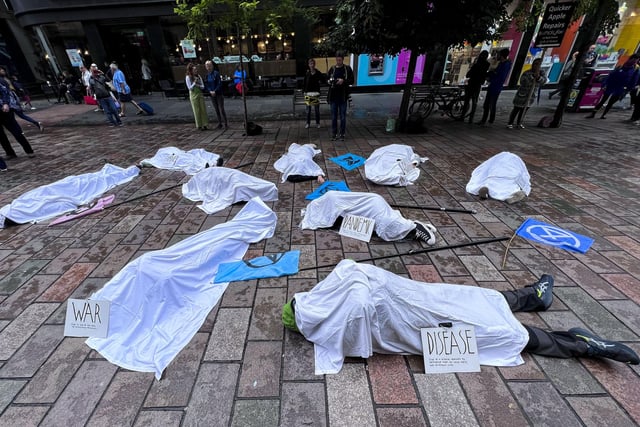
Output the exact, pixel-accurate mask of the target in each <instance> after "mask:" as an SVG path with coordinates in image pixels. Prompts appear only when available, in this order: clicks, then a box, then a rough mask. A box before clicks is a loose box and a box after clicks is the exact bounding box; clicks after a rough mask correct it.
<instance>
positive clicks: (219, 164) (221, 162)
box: [216, 156, 224, 167]
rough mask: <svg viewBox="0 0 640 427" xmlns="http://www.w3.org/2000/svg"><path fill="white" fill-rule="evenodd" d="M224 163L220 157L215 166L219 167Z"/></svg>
mask: <svg viewBox="0 0 640 427" xmlns="http://www.w3.org/2000/svg"><path fill="white" fill-rule="evenodd" d="M223 163H224V159H223V158H222V156H220V157H218V161H217V162H216V166H218V167H220V166H222V164H223Z"/></svg>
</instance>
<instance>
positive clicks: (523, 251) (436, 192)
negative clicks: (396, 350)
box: [0, 94, 640, 427]
mask: <svg viewBox="0 0 640 427" xmlns="http://www.w3.org/2000/svg"><path fill="white" fill-rule="evenodd" d="M397 99H399V98H398V94H392V95H366V96H365V95H362V96H358V97H356V110H355V111H354V113H353V115H352V116H351V117H350V123H349V129H348V135H347V136H348V139H347V141H346V142H345V143H332V142H330V141H329V140H328V137H327V130H326V126H327V122H326V120H324V119H326V117H324V119H323V126H324V128H323V129H321V130H316V129H313V130H312V131H310V132H307V130H305V129H304V127H303V124H304V123H303V122H301V121H300V120H298V121H294V120H287V117H289V118H290V109H291V100H290V98H288V97H286V98H285V97H274V98H254V99H252V100H251V102H250V105H251V108H252V117H254V118H255V119H258V121H260V123H261V124H263V125H264V127H265V133H264V134H263V135H261V136H258V137H243V136H242V132H241V131H240V130H239V123H238V119H239V111H240V110H239V105H240V103H239V101H234V100H228V101H227V105H228V109H229V111H230V113H231V116H232V118H233V122H232V128H231V129H230V130H228V131H226V132H219V131H208V132H198V131H196V130H194V129H193V127H194V125H193V124H191V123H190V122H189V114H190V110H189V104H188V102H184V101H177V100H170V101H165V100H161V99H160V97H159V96H155V97H153V98H151V99H150V100H149V101H150V102H151V103H153V105H154V106H155V107H156V108H157V110H158V113H159V114H158V115H157V116H155V117H149V118H146V117H128V118H127V119H126V120H127V126H125V127H124V128H107V127H106V126H104V125H103V123H102V120H103V119H102V117H101V116H100V114H99V113H94V112H92V111H91V109H90V108H88V107H86V106H74V105H69V106H65V105H59V106H52V107H50V108H42V109H38V110H36V112H35V113H34V114H33V116H34V117H36V118H38V119H39V120H43V121H44V122H45V125H46V130H45V133H43V134H40V133H37V130H35V129H34V128H28V129H26V132H27V134H28V137H29V138H30V140H31V141H32V143H33V146H34V148H35V150H36V152H37V154H38V156H37V157H36V158H35V159H27V158H26V157H25V156H20V158H19V159H17V160H12V161H9V167H10V171H9V172H6V173H2V174H1V175H0V193H1V195H0V205H3V204H5V203H8V202H10V201H11V200H12V199H13V198H15V197H17V196H18V195H20V194H22V193H24V192H26V191H28V190H29V189H31V188H34V187H35V186H38V185H41V184H45V183H49V182H52V181H54V180H57V179H60V178H63V177H65V176H68V175H71V174H77V173H84V172H89V171H95V170H98V169H99V168H100V167H101V166H102V165H103V164H104V162H105V161H108V162H111V163H114V164H117V165H121V166H127V165H131V164H134V163H137V162H138V161H139V160H140V159H142V158H145V157H149V156H151V155H153V154H154V153H155V152H156V150H157V149H158V148H160V147H164V146H169V145H175V146H178V147H180V148H183V149H190V148H195V147H201V148H205V149H207V150H209V151H212V152H215V153H218V154H221V155H222V156H223V157H224V158H225V159H226V164H227V165H229V166H231V167H233V166H235V165H238V164H241V163H245V162H248V161H253V162H254V163H253V164H252V165H251V166H250V167H249V168H247V169H249V172H250V173H251V174H253V175H256V176H259V177H263V178H265V179H268V180H271V181H273V182H276V183H278V188H279V199H280V200H279V201H277V202H273V203H269V205H270V206H271V207H272V209H273V210H274V211H275V212H276V213H277V215H278V227H277V233H276V235H275V236H274V237H273V238H271V239H268V240H266V241H263V242H260V243H258V244H255V245H253V246H252V247H251V248H250V250H249V253H248V255H247V256H248V257H254V256H258V255H262V254H268V253H275V252H280V251H285V250H289V249H300V250H301V251H302V254H303V255H302V259H303V262H302V263H303V266H304V267H308V266H314V265H323V264H328V263H332V262H337V261H339V260H340V259H342V258H345V257H350V258H354V259H364V258H368V257H371V256H377V255H384V254H390V255H393V254H398V253H404V252H406V251H407V250H408V249H410V248H415V247H418V246H419V244H417V243H415V242H400V243H386V242H382V241H380V240H375V239H374V240H373V241H372V242H371V243H370V244H369V245H367V244H364V243H362V242H359V241H356V240H352V239H348V238H342V237H340V236H339V235H337V234H336V233H334V232H330V231H317V232H313V231H300V230H299V229H298V228H297V224H298V222H299V220H300V209H301V208H303V207H304V206H305V201H304V196H305V195H306V194H308V193H309V192H310V191H311V190H312V188H313V187H314V186H315V184H312V183H308V182H307V183H299V184H291V183H284V184H281V183H280V182H279V175H278V173H277V172H276V171H275V170H274V169H273V163H274V161H275V160H276V159H277V158H279V157H280V155H281V154H282V153H283V152H284V151H285V150H286V148H287V146H288V145H289V143H291V142H307V141H311V142H315V143H317V144H319V146H320V148H321V149H322V150H323V157H324V159H326V158H327V157H330V156H333V155H335V154H342V153H345V152H353V153H356V154H360V155H362V156H365V157H366V156H368V154H370V153H371V152H372V151H373V150H374V149H375V148H377V147H380V146H383V145H386V144H390V143H402V144H409V145H411V146H413V147H414V149H415V150H416V151H417V152H418V153H419V154H421V155H425V156H428V157H429V158H430V160H429V162H427V163H426V164H425V165H424V166H423V173H422V175H421V177H420V180H419V181H418V184H417V185H415V186H412V187H408V188H390V187H380V186H376V185H373V184H371V183H370V182H367V181H365V180H364V177H363V171H362V169H358V170H355V171H352V172H345V171H343V170H342V169H340V168H339V167H337V166H336V165H334V164H333V163H331V162H329V161H326V160H324V159H321V160H320V161H319V164H320V165H321V166H322V167H323V168H324V169H325V170H326V172H327V175H328V177H329V178H330V179H332V180H345V181H346V182H347V183H348V184H349V186H350V187H351V188H352V189H354V190H365V191H372V192H376V193H379V194H381V195H382V196H383V197H385V198H386V199H387V200H389V201H390V202H396V203H403V204H418V205H439V206H447V207H458V208H470V209H477V210H478V213H477V214H475V215H466V214H445V213H440V212H432V211H424V212H423V211H419V210H405V211H404V212H403V213H404V214H405V216H407V217H412V218H416V219H425V220H429V221H431V222H432V223H433V224H435V225H436V226H437V227H438V230H439V237H440V239H439V243H438V244H439V245H445V244H452V243H457V242H463V241H468V240H471V239H481V238H488V237H493V236H508V235H510V234H511V233H512V232H513V230H514V229H516V228H517V227H518V225H519V224H520V223H521V222H522V221H523V219H525V218H527V217H534V218H538V219H541V220H544V221H548V222H552V223H554V224H557V225H559V226H562V227H566V228H568V229H571V230H574V231H576V232H580V233H582V234H586V235H589V236H592V237H594V238H595V243H594V245H593V247H592V249H591V250H590V251H589V252H588V253H587V254H586V255H577V254H573V253H569V252H565V251H561V250H555V249H551V248H548V247H543V246H540V245H537V244H532V243H529V242H526V241H523V240H515V242H514V244H513V245H512V249H511V251H510V255H509V257H508V261H507V263H506V266H505V268H501V261H502V256H503V254H504V250H505V245H504V244H503V243H494V244H490V245H485V246H478V247H471V248H465V249H458V250H447V251H440V252H433V253H430V254H428V255H417V256H405V257H393V258H388V259H385V260H381V261H378V262H376V265H379V266H380V267H383V268H386V269H388V270H390V271H393V272H395V273H397V274H400V275H403V276H407V277H411V278H413V279H417V280H423V281H445V282H452V283H462V284H469V285H478V286H482V287H488V288H494V289H511V288H517V287H521V286H523V284H526V283H529V282H531V281H533V280H534V279H535V278H536V277H537V276H538V275H539V274H540V273H543V272H549V273H552V274H553V275H554V276H555V278H556V286H557V288H556V291H555V295H556V299H555V301H554V304H553V306H552V307H551V309H550V310H549V311H547V312H544V313H539V314H519V315H518V318H519V319H521V320H522V321H526V322H527V323H529V324H533V325H537V326H541V327H548V328H553V329H556V328H557V329H564V328H567V327H572V326H584V327H588V328H590V329H592V330H594V331H595V332H597V333H600V334H602V335H604V336H607V337H611V338H614V339H619V340H623V341H625V342H628V343H629V345H631V346H632V347H634V348H635V349H637V350H640V338H639V335H638V333H637V331H638V329H640V320H639V319H640V309H639V307H638V304H640V267H639V265H640V262H639V259H640V216H639V214H640V202H639V199H638V198H639V196H640V187H639V185H638V184H640V173H639V172H638V171H639V170H640V148H639V147H640V145H639V144H640V137H639V136H638V128H636V127H633V126H631V125H629V124H627V123H623V122H622V120H623V119H625V118H627V116H628V114H629V113H628V112H622V111H613V112H612V113H611V114H610V115H609V120H606V121H605V120H592V121H587V120H585V119H584V118H583V116H584V114H580V115H575V114H574V115H568V116H567V118H566V122H565V125H564V126H563V127H562V128H561V129H558V130H543V129H538V128H533V127H531V128H527V129H525V130H519V131H517V130H511V131H508V130H506V129H504V123H505V120H506V118H505V115H506V113H507V111H508V108H509V101H510V99H511V98H510V96H509V94H505V95H503V101H502V104H501V105H502V107H501V114H500V116H499V119H498V122H499V123H501V124H500V125H495V126H494V127H493V128H480V127H477V126H469V125H467V124H462V123H457V122H452V121H450V120H448V119H446V118H441V117H433V118H431V119H430V120H429V125H430V129H431V130H430V132H429V133H427V134H424V135H401V134H389V133H385V131H384V126H385V117H386V115H387V114H389V113H390V112H391V111H392V110H393V109H394V108H395V107H397V103H396V102H395V101H396V100H397ZM39 105H40V106H43V107H46V105H45V103H41V104H39ZM549 111H550V105H549V104H548V103H545V102H543V103H542V105H541V106H540V107H537V108H536V109H534V111H532V113H531V114H530V117H529V120H528V122H530V123H535V121H536V120H537V118H539V117H540V116H541V115H542V114H545V113H548V112H549ZM129 112H130V114H131V112H132V109H131V108H130V109H129ZM274 119H277V120H274ZM16 149H17V150H18V153H19V154H21V153H22V151H21V150H19V147H16ZM504 150H508V151H512V152H515V153H517V154H519V155H520V156H521V157H522V158H523V159H524V161H525V162H526V164H527V165H528V167H529V171H530V173H531V176H532V185H533V191H532V194H531V196H530V197H529V198H528V199H527V200H526V201H524V202H521V203H519V204H516V205H507V204H505V203H502V202H497V201H482V202H481V201H479V200H478V199H477V198H475V197H472V196H470V195H468V194H466V193H465V191H464V186H465V184H466V182H467V180H468V177H469V175H470V173H471V171H472V170H473V168H474V167H475V166H477V165H478V164H479V163H480V162H481V161H483V160H485V159H486V158H488V157H489V156H491V155H493V154H495V153H497V152H499V151H504ZM183 179H184V176H183V174H182V173H176V172H167V171H163V170H157V169H145V170H144V172H143V174H142V175H141V176H140V177H139V178H137V179H135V180H134V181H132V182H130V183H129V184H126V185H123V186H122V187H120V188H118V189H117V190H116V191H115V194H116V195H117V199H116V200H117V201H119V200H125V199H127V198H130V197H133V196H138V195H142V194H145V193H148V192H152V191H154V190H157V189H161V188H165V187H166V186H170V185H175V184H176V183H179V182H181V181H182V180H183ZM239 209H240V207H239V206H234V207H232V208H230V209H226V210H224V211H222V212H220V213H218V214H215V215H205V213H204V212H203V211H201V210H200V209H197V208H196V207H195V204H194V203H192V202H190V201H188V200H186V199H184V198H183V197H182V196H181V193H180V190H179V188H176V189H173V190H170V191H166V192H162V193H159V194H157V195H154V196H152V197H148V198H143V199H140V200H137V201H136V202H133V203H128V204H123V205H120V206H118V207H117V208H114V209H108V210H106V211H104V212H102V213H99V214H95V215H92V216H88V217H85V218H83V219H80V220H77V221H74V222H70V223H66V224H62V225H60V226H56V227H50V228H49V227H47V225H46V224H35V225H29V224H27V225H22V226H18V227H13V228H9V229H5V230H0V426H18V425H19V426H27V425H43V426H82V425H91V426H124V425H136V426H148V425H158V426H174V425H175V426H178V425H183V426H218V425H221V426H225V425H232V426H252V425H253V426H275V425H285V426H307V425H314V426H323V425H331V426H349V427H352V426H360V425H361V426H373V425H380V426H394V427H398V426H420V425H425V426H426V425H432V426H452V425H456V426H457V425H483V426H488V425H499V426H506V425H508V426H519V425H561V426H564V427H568V426H573V425H588V426H602V425H616V426H623V425H637V424H638V423H639V422H640V404H639V403H638V400H637V396H638V395H639V394H640V378H639V377H638V375H639V374H640V370H639V369H638V368H637V367H633V368H632V367H629V366H625V365H622V364H620V363H610V362H607V361H594V360H558V359H548V358H543V357H537V356H534V357H531V356H526V357H525V360H526V363H525V364H524V365H522V366H520V367H516V368H492V367H483V368H482V372H481V373H473V374H459V375H437V376H433V375H425V374H424V370H423V366H422V359H421V358H420V357H417V356H380V355H376V356H374V357H372V358H371V359H369V360H366V361H365V360H360V359H349V360H348V363H347V364H346V365H345V367H344V369H343V370H342V372H340V374H338V375H331V376H326V377H323V376H315V375H314V374H313V347H312V345H311V344H309V343H308V342H306V341H305V340H304V339H303V338H302V337H301V336H300V335H298V334H295V333H290V332H287V331H285V330H284V329H283V327H282V326H281V323H280V308H281V305H282V304H283V303H284V302H285V300H287V299H288V298H290V297H291V296H292V295H293V294H294V293H295V292H298V291H303V290H308V289H310V288H311V287H313V286H314V285H315V284H316V283H317V282H318V280H319V279H322V278H323V277H325V276H326V275H327V274H328V271H329V270H328V269H322V270H320V271H313V270H312V271H306V272H304V273H301V274H298V275H295V276H291V277H289V278H278V279H270V280H258V281H251V282H241V283H233V284H231V285H230V286H229V288H228V289H227V291H226V293H225V295H224V297H223V299H222V300H221V302H220V304H219V305H218V306H217V307H216V308H214V309H213V310H212V312H211V314H210V315H209V317H208V319H207V321H206V322H205V324H204V325H203V326H202V328H201V330H200V331H199V333H198V334H197V335H196V336H195V337H194V339H193V340H192V341H191V343H190V344H189V345H188V346H187V347H186V348H185V349H184V350H183V351H182V352H181V353H180V354H179V355H178V357H177V358H176V359H175V360H174V361H173V362H172V363H171V365H169V367H168V368H167V370H166V371H165V375H164V378H163V379H162V380H161V381H156V380H155V379H154V378H153V375H152V374H147V373H138V372H131V371H127V370H125V369H120V368H118V367H116V366H114V365H112V364H110V363H109V362H107V361H106V360H104V359H103V358H102V357H101V356H100V355H99V354H98V353H96V352H94V351H91V350H90V349H89V348H88V347H87V346H86V345H85V344H84V340H83V339H81V338H64V337H63V334H62V333H63V323H64V312H65V301H66V299H67V298H69V297H76V298H84V297H87V296H89V295H90V294H91V293H92V292H94V291H95V290H96V289H99V288H100V287H101V286H102V285H103V284H104V283H106V282H107V281H108V280H109V279H110V278H111V277H112V276H113V275H114V274H115V273H116V272H117V271H119V270H120V269H121V268H122V267H123V266H124V265H125V264H126V263H127V262H129V261H131V260H132V259H134V258H136V257H137V256H139V255H140V254H142V253H144V252H147V251H151V250H156V249H161V248H165V247H167V246H170V245H172V244H173V243H175V242H177V241H179V240H181V239H183V238H185V237H188V236H190V235H192V234H194V233H197V232H198V231H201V230H205V229H208V228H210V227H212V226H213V225H216V224H219V223H221V222H224V221H227V220H228V219H230V218H231V217H233V216H234V215H235V213H237V212H238V211H239Z"/></svg>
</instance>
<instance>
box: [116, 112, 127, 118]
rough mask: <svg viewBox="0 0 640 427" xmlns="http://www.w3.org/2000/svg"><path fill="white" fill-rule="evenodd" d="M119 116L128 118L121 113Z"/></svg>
mask: <svg viewBox="0 0 640 427" xmlns="http://www.w3.org/2000/svg"><path fill="white" fill-rule="evenodd" d="M118 116H120V117H127V116H125V115H124V113H120V114H118Z"/></svg>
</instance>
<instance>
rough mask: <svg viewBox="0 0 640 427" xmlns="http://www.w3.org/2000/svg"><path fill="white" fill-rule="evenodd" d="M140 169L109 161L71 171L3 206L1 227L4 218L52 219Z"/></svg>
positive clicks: (115, 184)
mask: <svg viewBox="0 0 640 427" xmlns="http://www.w3.org/2000/svg"><path fill="white" fill-rule="evenodd" d="M139 173H140V169H138V168H137V167H135V166H130V167H128V168H127V169H124V168H121V167H119V166H114V165H111V164H106V165H104V166H103V167H102V169H101V170H100V171H98V172H91V173H85V174H82V175H71V176H68V177H66V178H63V179H61V180H59V181H56V182H53V183H51V184H47V185H43V186H40V187H38V188H34V189H33V190H30V191H27V192H26V193H24V194H22V195H20V196H19V197H18V198H17V199H15V200H14V201H12V202H11V203H10V204H8V205H5V206H3V207H2V208H0V228H4V221H5V218H9V219H10V220H11V221H13V222H16V223H18V224H24V223H27V222H37V221H43V220H46V219H50V218H53V217H56V216H59V215H62V214H64V213H67V212H70V211H73V210H74V209H77V208H78V206H81V205H86V204H87V203H90V202H91V201H93V200H95V199H97V198H98V197H100V196H102V195H103V194H104V193H105V192H106V191H109V190H111V189H112V188H114V187H116V186H118V185H120V184H124V183H126V182H129V181H131V180H132V179H134V178H135V177H136V176H138V174H139Z"/></svg>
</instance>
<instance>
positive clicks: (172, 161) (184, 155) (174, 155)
mask: <svg viewBox="0 0 640 427" xmlns="http://www.w3.org/2000/svg"><path fill="white" fill-rule="evenodd" d="M219 158H220V156H219V155H217V154H213V153H210V152H208V151H206V150H204V149H202V148H194V149H193V150H189V151H183V150H181V149H179V148H176V147H164V148H160V149H159V150H158V151H157V152H156V154H155V155H154V156H153V157H151V158H149V159H144V160H142V161H141V162H140V164H141V165H142V166H153V167H156V168H158V169H168V170H172V171H183V172H184V173H186V174H187V175H193V174H196V173H198V172H200V171H201V170H203V169H205V168H206V167H207V164H208V165H209V166H212V167H213V166H216V165H217V164H218V159H219Z"/></svg>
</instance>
